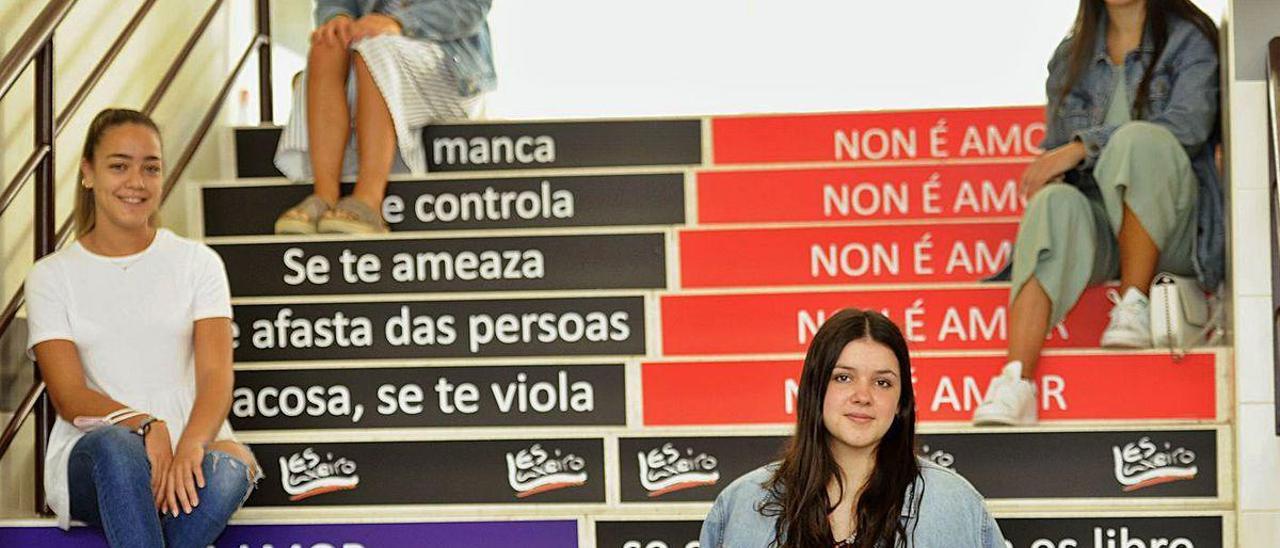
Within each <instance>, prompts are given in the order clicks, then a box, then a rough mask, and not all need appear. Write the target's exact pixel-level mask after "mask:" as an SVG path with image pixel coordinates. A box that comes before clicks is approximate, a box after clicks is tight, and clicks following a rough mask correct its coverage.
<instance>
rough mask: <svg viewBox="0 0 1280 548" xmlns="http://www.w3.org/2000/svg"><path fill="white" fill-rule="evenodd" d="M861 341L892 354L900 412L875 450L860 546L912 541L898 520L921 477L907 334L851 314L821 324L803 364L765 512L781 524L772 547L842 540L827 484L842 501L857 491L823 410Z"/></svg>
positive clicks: (861, 313)
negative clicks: (791, 423)
mask: <svg viewBox="0 0 1280 548" xmlns="http://www.w3.org/2000/svg"><path fill="white" fill-rule="evenodd" d="M860 339H871V340H873V341H875V342H878V343H880V344H883V345H885V346H887V347H888V348H889V349H890V350H892V351H893V354H894V356H895V357H897V359H898V369H899V371H898V374H899V377H898V378H899V379H901V381H900V384H901V387H902V391H901V393H900V395H899V397H898V412H897V414H896V415H895V416H894V418H893V423H892V424H891V425H890V426H889V430H888V432H886V433H885V435H884V438H882V439H881V440H880V443H879V444H878V446H877V447H876V450H875V468H874V470H873V471H872V473H871V477H869V478H868V479H867V485H866V488H865V489H863V491H862V496H861V497H860V498H859V500H858V505H857V508H856V510H855V516H854V517H855V519H856V521H855V526H856V531H857V532H858V535H857V540H856V541H855V542H854V546H856V547H858V548H871V547H873V546H894V545H895V544H896V543H897V542H902V543H905V542H906V537H907V533H906V531H905V530H904V527H903V524H902V521H901V520H900V519H899V517H900V516H901V514H902V503H903V497H904V496H905V495H906V490H907V489H909V488H910V486H911V483H912V482H913V481H916V479H917V478H918V477H919V475H920V468H919V465H918V464H917V463H916V451H915V438H916V397H915V391H914V390H913V389H912V387H911V357H910V356H909V355H908V354H907V342H906V340H905V339H903V337H902V332H901V331H899V330H898V326H896V325H894V323H893V322H892V321H889V319H888V318H886V317H884V316H882V315H880V314H878V313H876V312H872V311H866V310H858V309H855V308H847V309H845V310H842V311H840V312H839V313H837V314H836V315H834V316H832V317H831V318H830V319H828V320H827V322H826V323H824V324H823V325H822V328H820V329H819V330H818V333H817V334H816V335H814V337H813V342H812V343H810V344H809V351H808V353H807V354H806V355H805V358H804V370H803V371H802V372H801V374H800V393H799V398H798V404H799V410H798V412H797V417H796V431H795V434H794V435H793V436H792V437H791V442H790V444H789V445H788V447H787V449H786V451H785V452H784V453H783V457H782V464H781V465H780V466H779V467H778V469H777V471H776V472H775V473H774V475H773V477H772V478H771V479H770V480H769V481H768V483H767V484H766V488H767V489H768V490H769V496H768V497H767V499H766V501H765V502H764V504H763V505H761V507H760V508H759V510H760V512H761V513H762V514H764V515H767V516H777V518H778V519H777V522H776V525H775V528H774V540H773V544H772V545H774V546H779V547H781V548H808V547H813V546H832V545H834V544H835V542H836V541H835V539H834V538H832V534H831V526H830V524H829V523H828V521H827V516H828V515H829V514H830V513H831V512H832V511H833V510H835V506H836V503H837V502H839V501H838V500H837V501H832V500H830V499H829V498H828V497H827V484H828V483H829V482H830V481H831V479H832V478H835V480H836V481H837V482H839V483H838V484H839V486H840V492H841V496H842V497H843V496H845V494H846V493H849V492H850V491H852V490H856V489H857V488H858V486H856V485H844V484H843V476H842V475H841V474H840V466H839V464H837V463H836V461H835V457H834V456H832V454H831V449H830V448H829V447H828V445H827V437H828V434H827V429H826V426H824V424H823V422H822V405H823V400H824V399H825V398H826V395H827V384H828V379H830V378H831V373H832V371H833V370H834V369H835V365H836V360H837V359H838V358H839V357H840V353H841V352H842V351H844V347H845V345H847V344H849V343H850V342H852V341H856V340H860Z"/></svg>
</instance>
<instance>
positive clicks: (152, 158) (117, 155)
mask: <svg viewBox="0 0 1280 548" xmlns="http://www.w3.org/2000/svg"><path fill="white" fill-rule="evenodd" d="M107 157H108V158H121V159H124V160H133V156H130V155H128V154H120V153H119V152H117V153H115V154H108V155H107ZM159 160H160V157H159V156H147V157H145V158H143V159H142V161H144V162H151V161H159Z"/></svg>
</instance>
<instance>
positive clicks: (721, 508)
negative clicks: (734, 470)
mask: <svg viewBox="0 0 1280 548" xmlns="http://www.w3.org/2000/svg"><path fill="white" fill-rule="evenodd" d="M917 461H918V462H919V463H920V476H919V478H917V479H916V481H915V482H914V483H912V484H911V487H910V488H909V489H907V492H906V494H905V496H904V500H903V503H902V518H901V519H902V520H903V527H904V528H905V529H906V532H907V537H908V539H907V544H906V545H907V546H909V547H912V548H956V547H964V548H1005V543H1004V537H1003V536H1001V534H1000V526H999V525H996V520H995V519H994V518H992V517H991V514H990V513H989V512H987V507H986V504H984V503H983V501H982V495H980V494H978V491H977V490H976V489H974V488H973V486H972V485H969V482H968V481H965V479H964V478H962V477H960V476H959V475H958V474H956V473H955V472H952V471H950V470H947V469H946V468H943V467H941V466H938V465H936V464H933V463H931V462H928V461H924V460H919V459H917ZM777 466H778V465H777V463H774V464H770V465H767V466H762V467H760V468H757V469H755V470H754V471H752V472H749V473H747V474H746V475H744V476H742V477H740V478H738V479H737V480H734V482H733V483H730V484H729V486H728V487H725V488H724V491H721V492H720V496H718V497H716V503H715V505H714V506H712V507H711V513H709V514H707V519H706V521H704V522H702V536H701V537H700V540H699V543H698V544H699V546H701V547H702V548H721V547H727V548H764V547H766V546H769V545H770V543H772V542H773V540H774V539H773V535H774V529H773V528H774V524H775V523H776V522H777V518H776V517H774V516H765V515H762V514H761V513H760V510H759V509H760V507H761V505H762V504H764V502H765V501H766V500H767V499H768V498H769V491H768V489H766V488H765V483H766V482H768V481H769V478H771V477H772V476H773V473H774V471H775V470H776V469H777ZM885 548H888V547H885Z"/></svg>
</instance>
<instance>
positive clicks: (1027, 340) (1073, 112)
mask: <svg viewBox="0 0 1280 548" xmlns="http://www.w3.org/2000/svg"><path fill="white" fill-rule="evenodd" d="M1217 46H1218V32H1217V29H1216V28H1215V27H1214V23H1213V20H1212V19H1210V18H1209V17H1208V16H1207V15H1205V14H1204V12H1202V11H1200V9H1199V8H1197V7H1196V6H1195V5H1193V4H1192V3H1191V2H1190V1H1189V0H1080V8H1079V11H1078V14H1077V16H1076V21H1075V26H1074V29H1073V31H1072V32H1071V34H1070V35H1069V36H1067V38H1066V39H1065V40H1063V41H1062V43H1061V44H1060V45H1059V46H1058V48H1057V51H1055V52H1054V54H1053V58H1052V60H1050V61H1049V78H1048V81H1047V82H1046V85H1045V88H1046V92H1047V94H1048V101H1049V104H1048V110H1047V114H1046V123H1047V126H1048V127H1047V128H1046V133H1045V138H1044V141H1043V142H1042V143H1041V148H1043V149H1044V150H1045V152H1044V153H1043V154H1042V155H1041V156H1040V157H1038V158H1037V159H1036V160H1035V161H1034V162H1032V163H1031V165H1030V166H1028V167H1027V169H1026V171H1025V172H1024V173H1023V175H1022V189H1023V193H1024V194H1025V196H1026V197H1027V199H1028V204H1027V209H1026V214H1025V215H1024V217H1023V219H1022V225H1021V227H1020V228H1019V229H1018V236H1017V240H1016V242H1015V244H1014V251H1013V260H1012V267H1013V268H1012V280H1011V281H1012V288H1011V292H1010V297H1009V300H1010V303H1011V304H1010V310H1009V326H1010V329H1009V349H1008V363H1007V364H1006V365H1005V367H1004V369H1003V371H1001V373H1000V374H999V375H998V376H997V377H996V378H995V379H994V380H993V381H992V382H991V386H990V388H989V390H988V391H987V394H986V398H985V399H984V401H983V402H982V404H981V405H980V406H979V407H978V408H977V410H976V411H975V412H974V418H973V420H974V423H975V424H979V425H995V424H1000V425H1012V424H1032V423H1035V422H1036V417H1037V407H1038V402H1037V398H1036V389H1035V386H1034V384H1033V383H1032V379H1033V378H1034V374H1035V368H1036V362H1037V360H1038V358H1039V356H1040V350H1041V348H1042V347H1043V345H1044V340H1045V336H1046V335H1047V334H1048V331H1049V329H1050V328H1051V327H1052V326H1054V325H1056V324H1057V323H1058V322H1059V321H1061V320H1062V318H1063V317H1064V316H1065V315H1066V314H1067V312H1068V311H1069V310H1071V307H1072V306H1074V305H1075V303H1076V301H1077V300H1078V299H1079V298H1080V295H1081V293H1082V292H1083V291H1084V289H1085V287H1086V286H1087V285H1090V284H1099V283H1103V282H1106V281H1108V280H1114V279H1116V278H1117V277H1119V279H1120V289H1119V291H1115V290H1112V291H1110V292H1109V293H1110V297H1111V300H1112V301H1113V302H1114V303H1115V306H1114V308H1112V310H1111V318H1110V321H1109V323H1108V324H1107V327H1106V330H1105V331H1104V332H1103V334H1102V340H1101V346H1103V347H1108V348H1150V347H1151V346H1152V337H1151V326H1150V319H1149V316H1148V313H1149V312H1148V307H1149V303H1148V300H1147V292H1148V290H1149V288H1150V286H1151V281H1152V278H1153V277H1154V276H1155V274H1156V272H1158V271H1163V272H1170V273H1173V274H1178V275H1187V276H1198V278H1199V280H1200V283H1201V285H1202V286H1203V287H1205V288H1206V289H1215V288H1217V287H1218V285H1219V284H1220V283H1221V281H1222V279H1223V272H1224V270H1225V264H1226V263H1225V258H1224V253H1223V249H1224V228H1223V221H1222V218H1223V211H1222V192H1221V189H1220V185H1219V182H1218V175H1217V171H1216V168H1215V165H1214V159H1213V155H1214V145H1215V144H1216V142H1217V141H1218V140H1219V138H1220V135H1219V131H1218V113H1219V108H1218V52H1217Z"/></svg>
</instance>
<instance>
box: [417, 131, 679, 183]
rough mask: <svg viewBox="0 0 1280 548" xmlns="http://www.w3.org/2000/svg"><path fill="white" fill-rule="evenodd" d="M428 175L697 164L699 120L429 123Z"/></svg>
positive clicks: (425, 136) (425, 138)
mask: <svg viewBox="0 0 1280 548" xmlns="http://www.w3.org/2000/svg"><path fill="white" fill-rule="evenodd" d="M423 145H424V146H425V147H426V154H427V171H431V172H439V171H466V170H485V169H540V168H560V167H603V166H654V165H690V164H700V163H702V122H701V120H698V119H686V120H607V121H594V122H545V123H519V124H514V123H513V124H467V125H431V126H427V127H426V128H424V129H423Z"/></svg>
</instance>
